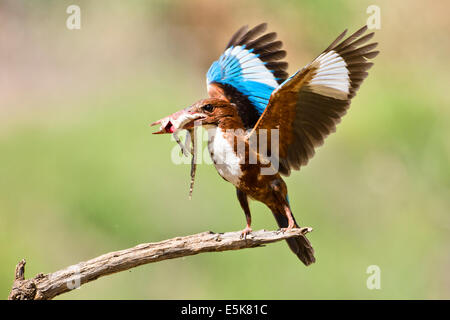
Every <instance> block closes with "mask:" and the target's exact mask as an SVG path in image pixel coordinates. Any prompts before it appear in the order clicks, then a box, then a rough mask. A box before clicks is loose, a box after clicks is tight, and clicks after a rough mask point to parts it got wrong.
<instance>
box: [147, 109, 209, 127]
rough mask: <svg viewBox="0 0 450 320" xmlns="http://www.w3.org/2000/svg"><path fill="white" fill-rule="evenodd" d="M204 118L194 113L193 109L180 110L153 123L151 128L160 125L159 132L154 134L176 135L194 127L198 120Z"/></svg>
mask: <svg viewBox="0 0 450 320" xmlns="http://www.w3.org/2000/svg"><path fill="white" fill-rule="evenodd" d="M202 117H204V116H203V115H201V114H200V115H199V114H198V113H193V112H192V111H191V107H187V108H184V109H182V110H179V111H177V112H175V113H173V114H171V115H170V116H167V117H165V118H162V119H160V120H158V121H156V122H153V123H152V124H151V125H150V126H156V125H158V124H159V125H160V127H159V131H157V132H153V134H163V133H174V132H176V131H177V130H179V129H188V128H191V127H192V126H193V123H194V121H195V120H196V119H199V118H202Z"/></svg>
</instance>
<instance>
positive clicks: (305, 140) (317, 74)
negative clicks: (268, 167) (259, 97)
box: [249, 26, 378, 175]
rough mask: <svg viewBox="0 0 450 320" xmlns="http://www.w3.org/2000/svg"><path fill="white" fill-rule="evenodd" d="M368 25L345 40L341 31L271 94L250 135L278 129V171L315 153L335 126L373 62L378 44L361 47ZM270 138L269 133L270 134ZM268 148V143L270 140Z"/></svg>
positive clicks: (302, 162) (301, 163)
mask: <svg viewBox="0 0 450 320" xmlns="http://www.w3.org/2000/svg"><path fill="white" fill-rule="evenodd" d="M366 31H367V27H366V26H365V27H363V28H361V29H360V30H358V31H356V32H355V33H354V34H353V35H351V36H350V37H348V38H347V39H346V40H343V41H342V42H341V40H342V38H343V37H344V36H345V33H346V31H344V32H343V33H342V34H341V35H340V36H339V37H338V38H337V39H336V40H335V41H334V42H333V43H332V44H331V45H330V46H329V47H328V48H327V49H325V51H323V52H322V54H320V55H319V56H318V57H317V58H316V59H314V61H313V62H311V63H310V64H308V65H307V66H305V67H304V68H303V69H301V70H299V71H297V72H296V73H295V74H294V75H292V76H291V77H290V78H289V79H287V80H286V81H285V82H284V83H282V84H281V85H280V86H279V87H278V88H277V89H276V90H275V91H274V92H273V93H272V95H271V97H270V101H269V104H268V106H267V108H266V109H265V111H264V113H263V114H262V115H261V117H260V119H259V120H258V122H257V124H256V125H255V127H254V129H253V130H252V132H251V133H250V135H249V137H251V135H254V134H258V133H259V132H260V130H261V129H267V130H270V129H279V132H278V134H279V155H278V159H279V172H280V173H282V174H285V175H289V174H290V171H291V169H294V170H298V169H300V167H301V166H304V165H306V164H307V163H308V160H309V159H310V158H311V157H312V156H313V155H314V152H315V151H314V149H315V147H317V146H319V145H322V144H323V141H324V139H325V137H327V136H328V135H329V134H330V133H331V132H334V131H335V129H336V124H337V123H339V122H340V120H341V117H342V116H343V115H344V114H345V113H346V111H347V109H348V107H349V105H350V101H351V99H352V98H353V97H354V96H355V94H356V91H357V90H358V88H359V86H360V85H361V83H362V82H363V80H364V78H366V77H367V75H368V73H367V70H368V69H369V68H370V67H371V66H372V65H373V63H370V62H368V59H371V58H374V57H375V56H376V55H377V54H378V51H373V49H374V48H375V47H376V46H377V43H371V44H368V45H364V44H365V43H366V42H367V41H369V40H370V39H371V38H372V36H373V33H369V34H367V35H365V36H363V34H364V33H365V32H366ZM269 136H270V135H269ZM269 147H270V143H269Z"/></svg>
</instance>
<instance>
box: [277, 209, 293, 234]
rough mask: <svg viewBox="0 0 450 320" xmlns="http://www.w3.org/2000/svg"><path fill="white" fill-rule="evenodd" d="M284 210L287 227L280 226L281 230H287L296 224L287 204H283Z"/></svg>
mask: <svg viewBox="0 0 450 320" xmlns="http://www.w3.org/2000/svg"><path fill="white" fill-rule="evenodd" d="M284 212H285V213H286V218H287V219H288V226H287V228H281V231H282V232H285V231H289V230H291V229H292V228H294V227H295V226H296V223H295V220H294V216H293V215H292V211H291V208H289V205H286V204H285V205H284Z"/></svg>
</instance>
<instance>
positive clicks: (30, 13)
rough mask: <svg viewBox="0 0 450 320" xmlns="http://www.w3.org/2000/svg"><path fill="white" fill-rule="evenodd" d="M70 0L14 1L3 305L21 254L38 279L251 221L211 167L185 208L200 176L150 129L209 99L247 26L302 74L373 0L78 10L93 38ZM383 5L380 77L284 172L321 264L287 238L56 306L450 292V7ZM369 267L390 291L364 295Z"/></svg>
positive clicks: (111, 284)
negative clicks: (306, 158) (305, 158)
mask: <svg viewBox="0 0 450 320" xmlns="http://www.w3.org/2000/svg"><path fill="white" fill-rule="evenodd" d="M69 4H71V3H69V2H67V1H33V2H30V1H26V2H23V3H22V2H20V1H5V2H2V4H1V5H0V21H2V24H3V25H2V28H0V29H1V30H0V37H1V39H2V41H1V44H0V49H1V50H0V52H1V53H0V67H1V70H3V75H2V78H0V94H1V95H2V96H3V98H2V100H3V102H2V104H1V105H0V243H1V250H0V259H1V264H0V294H1V296H3V297H6V296H7V295H8V293H9V291H10V287H11V284H12V277H13V270H14V266H15V265H16V263H17V262H18V261H19V260H20V259H22V258H26V259H27V261H28V264H27V273H26V276H28V277H31V276H34V275H35V274H37V273H38V272H44V273H47V272H52V271H56V270H58V269H60V268H63V267H66V266H68V265H71V264H74V263H77V262H79V261H83V260H87V259H89V258H92V257H95V256H97V255H100V254H103V253H105V252H108V251H111V250H118V249H122V248H127V247H130V246H133V245H136V244H138V243H142V242H150V241H159V240H163V239H167V238H170V237H175V236H180V235H188V234H192V233H197V232H202V231H205V230H213V231H218V232H219V231H220V232H223V231H231V230H239V229H241V228H243V227H244V224H245V219H244V214H243V212H242V211H241V208H240V206H239V204H238V201H237V199H235V192H234V187H233V186H232V185H231V184H228V183H226V182H224V181H223V180H222V179H221V178H220V177H219V176H218V175H217V173H216V172H215V169H214V168H213V167H212V166H208V165H200V166H199V170H198V173H197V181H196V188H195V190H194V195H193V200H191V201H189V200H188V199H187V193H188V187H189V186H188V184H189V166H188V165H175V164H173V163H172V162H171V160H170V154H171V151H172V150H173V148H174V147H175V143H174V142H173V141H172V140H171V139H170V138H169V137H168V136H152V135H151V132H152V131H153V130H152V129H150V128H149V127H148V124H149V123H150V122H153V121H154V120H156V119H159V118H161V117H162V116H165V115H167V114H169V113H171V112H173V111H175V110H178V109H179V108H180V107H181V106H186V105H189V104H190V103H192V102H193V101H195V100H196V99H199V98H202V97H204V96H205V95H206V92H205V88H204V77H205V72H206V70H207V68H208V66H209V64H210V63H211V62H212V61H213V60H214V59H216V58H217V57H218V55H219V54H220V50H222V49H223V47H224V45H225V44H226V42H227V41H228V38H229V37H230V36H231V34H232V33H233V32H234V30H235V29H237V28H238V27H240V25H242V24H245V23H248V24H250V25H254V24H256V23H259V22H260V21H269V23H270V25H269V27H270V28H271V29H273V30H276V31H278V33H279V36H280V38H281V39H283V41H284V43H285V46H286V48H287V50H288V58H287V59H288V61H289V62H290V69H289V70H290V71H291V72H294V71H295V70H297V69H298V68H299V67H301V66H302V65H304V64H306V63H308V62H309V61H310V60H311V59H312V58H313V57H314V56H316V55H317V54H318V53H320V50H322V49H323V48H325V47H326V46H328V44H329V42H330V41H332V40H333V38H334V37H336V36H337V35H338V34H339V33H340V32H341V31H342V30H343V29H345V28H349V30H350V32H351V31H353V30H356V28H358V27H359V26H361V25H362V24H364V23H365V21H366V19H367V14H366V8H367V6H368V5H370V4H372V3H371V2H370V1H358V2H355V1H344V0H341V1H332V2H331V1H283V2H280V1H269V0H266V1H263V2H260V1H243V2H240V1H225V2H221V1H206V0H205V1H200V0H198V1H189V2H183V1H152V2H141V1H129V2H126V3H125V2H119V1H108V2H107V4H106V2H104V1H103V2H102V1H96V2H87V1H80V7H81V10H82V29H81V30H79V31H69V30H67V29H66V28H65V19H66V17H67V14H66V13H65V8H66V7H67V5H69ZM379 5H380V7H381V10H382V11H381V12H382V28H381V30H379V31H377V35H376V40H377V41H379V42H380V49H381V51H382V53H381V54H380V56H379V57H377V58H376V60H375V67H374V68H373V69H372V70H371V72H370V76H369V78H368V79H367V81H366V82H365V83H364V85H363V86H362V88H361V90H360V92H359V93H358V96H357V97H356V98H355V99H354V101H353V104H352V108H351V109H350V111H349V114H348V115H347V116H346V117H345V119H344V120H343V123H342V124H341V125H340V126H339V127H338V130H337V133H336V134H334V135H332V136H330V137H329V138H328V139H327V142H326V143H325V147H323V148H320V149H319V150H318V152H317V155H316V156H315V158H314V159H313V160H312V161H311V163H310V164H309V165H308V166H307V167H305V168H302V170H301V172H298V173H293V174H292V176H291V177H289V178H288V179H286V180H287V183H288V187H289V193H290V201H291V204H292V206H293V211H294V213H295V215H296V217H297V220H298V221H299V222H300V223H301V224H303V225H308V226H313V227H314V229H315V231H314V232H313V233H312V234H311V236H310V239H311V241H312V243H313V245H314V247H315V249H316V252H317V263H316V264H315V265H313V266H311V267H308V268H305V267H304V266H303V265H302V264H301V263H300V262H299V261H298V260H297V259H296V258H295V256H294V255H292V254H291V252H290V251H289V249H288V247H287V246H286V244H285V243H277V244H274V245H270V246H268V247H266V248H261V249H252V250H242V251H237V252H226V253H211V254H202V255H199V256H192V257H188V258H184V259H176V260H173V261H164V262H159V263H156V264H153V265H148V266H143V267H139V268H137V269H133V270H130V271H129V272H123V273H120V274H116V275H113V276H110V277H107V278H103V279H100V280H97V281H95V282H93V283H90V284H87V285H85V286H83V287H82V288H81V289H79V290H74V291H73V292H71V293H68V294H65V295H63V296H61V297H59V298H60V299H92V298H102V299H108V298H112V299H118V298H125V299H147V298H150V299H177V298H194V299H197V298H211V299H240V298H246V299H258V298H259V299H262V298H263V299H299V298H303V299H305V298H306V299H309V298H311V299H314V298H324V299H335V298H354V299H365V298H369V299H371V298H375V299H391V298H401V299H405V298H413V299H418V298H447V299H448V298H450V277H449V275H448V270H449V268H450V255H449V252H450V251H449V245H450V236H449V231H450V216H449V213H450V212H449V211H450V200H449V199H450V192H449V190H450V161H449V158H450V143H449V139H448V138H449V137H450V128H449V126H448V123H449V118H450V117H449V109H448V106H449V105H450V104H449V99H448V96H447V95H445V89H447V86H448V83H449V79H448V74H449V72H450V70H449V63H448V59H447V58H445V59H441V57H444V53H443V50H446V52H447V54H448V49H449V48H450V44H449V41H448V36H447V35H446V34H445V32H444V31H443V29H444V30H448V28H445V27H447V26H448V21H447V20H448V19H447V18H446V16H445V12H448V9H450V8H449V6H448V3H447V2H442V3H438V2H433V4H429V5H427V8H426V10H425V8H423V6H425V3H423V2H421V1H398V2H389V1H380V2H379ZM414 15H421V18H422V20H421V21H422V23H420V24H419V23H418V22H417V21H416V20H414V19H412V18H411V17H414ZM416 23H417V25H416ZM445 57H446V55H445ZM431 70H432V71H431ZM251 209H252V213H253V221H254V229H255V230H256V229H261V228H266V229H273V228H275V227H276V225H275V222H274V220H273V218H272V216H271V214H270V212H269V210H268V209H267V208H265V207H264V206H263V205H261V204H259V203H252V204H251ZM369 265H378V266H380V268H381V290H368V289H367V287H366V279H367V277H368V275H367V274H366V269H367V267H368V266H369Z"/></svg>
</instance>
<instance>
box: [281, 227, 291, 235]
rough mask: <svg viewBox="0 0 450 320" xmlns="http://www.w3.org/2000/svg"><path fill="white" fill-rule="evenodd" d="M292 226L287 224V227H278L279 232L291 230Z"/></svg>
mask: <svg viewBox="0 0 450 320" xmlns="http://www.w3.org/2000/svg"><path fill="white" fill-rule="evenodd" d="M293 228H294V227H293V226H288V227H287V228H280V231H281V233H285V232H286V231H291V230H292V229H293Z"/></svg>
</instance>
